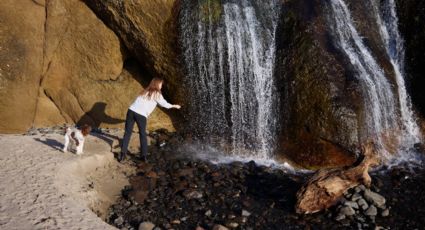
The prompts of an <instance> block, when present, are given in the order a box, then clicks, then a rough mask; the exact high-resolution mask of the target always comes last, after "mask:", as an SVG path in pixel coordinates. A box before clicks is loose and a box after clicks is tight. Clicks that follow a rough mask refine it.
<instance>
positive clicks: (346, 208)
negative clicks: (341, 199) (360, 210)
mask: <svg viewBox="0 0 425 230" xmlns="http://www.w3.org/2000/svg"><path fill="white" fill-rule="evenodd" d="M339 213H340V214H342V215H344V216H352V215H354V214H356V211H354V209H353V208H352V207H349V206H344V207H342V208H341V209H340V210H339Z"/></svg>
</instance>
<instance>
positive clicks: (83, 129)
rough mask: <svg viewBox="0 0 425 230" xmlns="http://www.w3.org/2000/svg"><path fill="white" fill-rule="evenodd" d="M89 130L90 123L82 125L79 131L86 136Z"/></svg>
mask: <svg viewBox="0 0 425 230" xmlns="http://www.w3.org/2000/svg"><path fill="white" fill-rule="evenodd" d="M90 132H91V126H90V125H87V124H86V125H83V126H82V127H81V133H82V134H83V136H87V135H88V134H89V133H90Z"/></svg>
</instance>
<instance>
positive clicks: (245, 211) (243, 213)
mask: <svg viewBox="0 0 425 230" xmlns="http://www.w3.org/2000/svg"><path fill="white" fill-rule="evenodd" d="M250 215H251V213H250V212H248V211H247V210H245V209H244V210H242V216H250Z"/></svg>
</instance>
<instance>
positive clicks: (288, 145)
mask: <svg viewBox="0 0 425 230" xmlns="http://www.w3.org/2000/svg"><path fill="white" fill-rule="evenodd" d="M323 5H324V4H320V3H319V2H316V1H286V2H285V3H284V7H283V8H282V11H283V12H282V14H281V15H282V18H281V23H280V26H279V27H278V32H277V36H278V37H277V54H276V55H277V57H276V58H277V63H278V64H277V66H276V76H277V78H278V84H279V86H280V89H279V91H281V92H282V97H281V100H280V101H281V103H282V109H281V114H282V117H281V120H282V121H283V122H282V128H281V129H282V135H281V141H280V143H281V151H280V152H282V153H284V155H285V156H286V157H288V158H289V159H290V160H292V161H294V162H295V163H296V164H299V165H301V166H303V167H307V168H312V169H317V168H322V167H338V166H348V165H351V164H353V163H354V154H353V153H352V152H355V151H356V150H357V148H358V147H357V146H359V140H358V122H359V121H358V114H357V111H361V110H362V103H361V100H360V99H361V92H360V89H359V87H358V85H356V82H355V81H353V79H352V78H351V79H350V77H351V76H347V70H346V66H347V63H344V61H343V59H342V58H340V57H339V56H338V54H337V53H336V51H335V48H334V47H332V46H331V45H330V41H329V35H328V33H329V31H328V29H327V28H326V26H325V23H326V17H325V16H326V14H325V12H324V11H325V9H324V6H323Z"/></svg>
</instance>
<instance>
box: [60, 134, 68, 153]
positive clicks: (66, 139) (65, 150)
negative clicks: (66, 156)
mask: <svg viewBox="0 0 425 230" xmlns="http://www.w3.org/2000/svg"><path fill="white" fill-rule="evenodd" d="M68 145H69V137H68V135H67V134H65V144H64V146H63V149H62V151H63V152H64V153H66V152H68Z"/></svg>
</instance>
